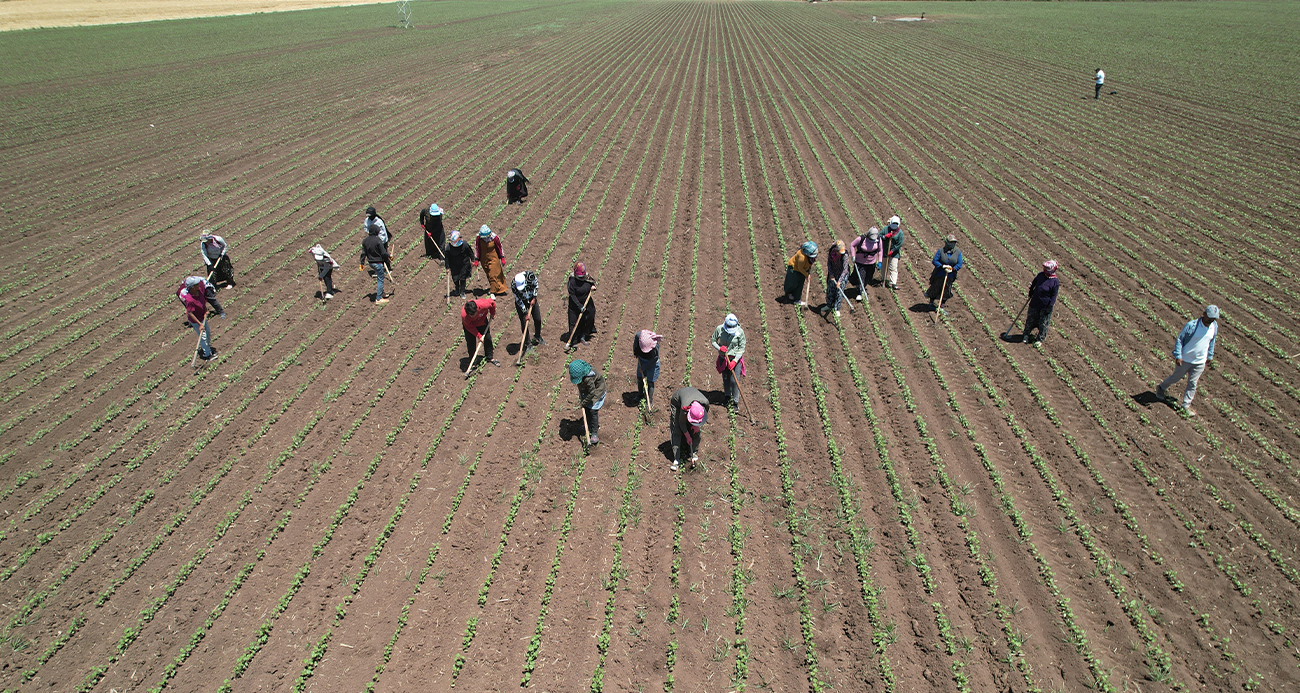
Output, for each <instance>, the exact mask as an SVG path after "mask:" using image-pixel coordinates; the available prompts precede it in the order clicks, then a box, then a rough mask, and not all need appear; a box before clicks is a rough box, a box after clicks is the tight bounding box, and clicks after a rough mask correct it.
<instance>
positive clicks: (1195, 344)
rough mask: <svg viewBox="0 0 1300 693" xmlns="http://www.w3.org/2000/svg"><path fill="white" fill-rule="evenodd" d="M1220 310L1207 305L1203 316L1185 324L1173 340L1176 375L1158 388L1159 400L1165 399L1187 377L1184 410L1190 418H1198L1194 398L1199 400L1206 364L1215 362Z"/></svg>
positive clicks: (1157, 395) (1173, 374) (1172, 375)
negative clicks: (1215, 340) (1170, 388)
mask: <svg viewBox="0 0 1300 693" xmlns="http://www.w3.org/2000/svg"><path fill="white" fill-rule="evenodd" d="M1218 319H1219V307H1218V306H1213V305H1211V306H1206V307H1205V313H1204V314H1202V315H1201V317H1199V318H1197V319H1195V320H1193V321H1191V322H1189V323H1187V324H1186V325H1183V331H1182V332H1180V333H1178V339H1176V340H1175V341H1174V352H1173V356H1174V366H1175V368H1174V372H1173V373H1172V374H1171V375H1170V376H1169V377H1168V378H1165V380H1164V382H1162V383H1160V384H1159V385H1157V386H1156V397H1159V398H1160V399H1164V398H1165V391H1166V390H1168V389H1169V386H1170V385H1173V384H1174V383H1176V382H1178V381H1179V380H1182V379H1183V376H1186V377H1187V389H1186V390H1185V391H1183V409H1184V410H1186V411H1187V415H1188V416H1196V412H1194V411H1192V398H1194V397H1196V383H1197V382H1198V381H1199V380H1200V379H1201V373H1204V372H1205V364H1207V363H1209V362H1210V361H1213V360H1214V339H1215V337H1217V336H1218V334H1219V323H1218Z"/></svg>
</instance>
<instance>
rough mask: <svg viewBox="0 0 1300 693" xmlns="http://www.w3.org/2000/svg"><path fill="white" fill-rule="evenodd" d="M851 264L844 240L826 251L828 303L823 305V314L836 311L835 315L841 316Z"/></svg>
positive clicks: (836, 242)
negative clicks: (842, 301)
mask: <svg viewBox="0 0 1300 693" xmlns="http://www.w3.org/2000/svg"><path fill="white" fill-rule="evenodd" d="M851 264H852V263H851V262H849V256H848V255H846V254H845V253H844V241H835V242H834V243H832V244H831V249H830V250H829V251H827V252H826V303H825V304H824V305H823V306H822V310H821V313H822V315H829V314H830V312H831V311H835V317H837V318H838V317H840V299H842V298H843V297H844V285H845V283H846V282H847V281H848V279H849V265H851Z"/></svg>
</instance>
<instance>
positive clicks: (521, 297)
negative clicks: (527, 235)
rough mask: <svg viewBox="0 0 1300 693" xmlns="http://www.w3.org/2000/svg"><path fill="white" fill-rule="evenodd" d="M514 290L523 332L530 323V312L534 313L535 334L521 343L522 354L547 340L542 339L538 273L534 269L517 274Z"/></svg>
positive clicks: (516, 311)
mask: <svg viewBox="0 0 1300 693" xmlns="http://www.w3.org/2000/svg"><path fill="white" fill-rule="evenodd" d="M512 290H513V291H514V292H515V313H516V314H517V315H518V316H519V332H520V333H521V334H522V333H523V331H524V329H525V328H526V327H527V325H528V314H529V313H532V315H533V336H532V338H531V339H529V340H527V341H526V342H522V343H520V345H519V351H520V353H521V354H522V353H523V351H524V350H525V349H527V348H528V347H535V346H541V345H542V344H545V343H546V340H544V339H542V306H541V304H539V303H538V302H537V293H538V287H537V275H536V274H534V273H533V272H532V271H527V272H520V273H519V274H516V275H515V282H514V285H513V287H512Z"/></svg>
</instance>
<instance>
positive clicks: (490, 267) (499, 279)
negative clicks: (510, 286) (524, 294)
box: [474, 224, 506, 296]
mask: <svg viewBox="0 0 1300 693" xmlns="http://www.w3.org/2000/svg"><path fill="white" fill-rule="evenodd" d="M474 260H475V261H476V262H477V263H479V264H481V265H483V274H484V275H486V276H487V280H488V291H489V292H491V293H492V295H494V296H500V295H502V294H505V292H506V254H505V251H503V250H501V237H500V236H498V235H496V233H495V232H493V231H492V229H490V228H488V226H487V224H484V225H482V226H480V227H479V228H478V237H477V238H475V239H474Z"/></svg>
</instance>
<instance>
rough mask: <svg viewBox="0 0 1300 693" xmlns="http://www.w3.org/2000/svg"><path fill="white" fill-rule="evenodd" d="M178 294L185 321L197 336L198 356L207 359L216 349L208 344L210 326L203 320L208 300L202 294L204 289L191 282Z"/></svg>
mask: <svg viewBox="0 0 1300 693" xmlns="http://www.w3.org/2000/svg"><path fill="white" fill-rule="evenodd" d="M177 295H178V296H180V299H181V303H182V304H184V305H185V321H186V324H188V325H189V326H190V327H192V328H194V334H195V336H197V337H198V338H199V349H198V352H199V358H201V359H203V360H204V361H207V360H209V359H211V358H212V357H213V356H216V355H217V350H216V349H213V348H212V347H211V346H210V345H211V343H212V328H210V327H208V324H207V323H206V322H204V318H206V317H207V316H208V302H207V298H206V297H205V296H204V289H203V286H202V285H201V284H191V285H190V286H188V287H186V288H185V290H184V291H182V292H181V293H179V294H177Z"/></svg>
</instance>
